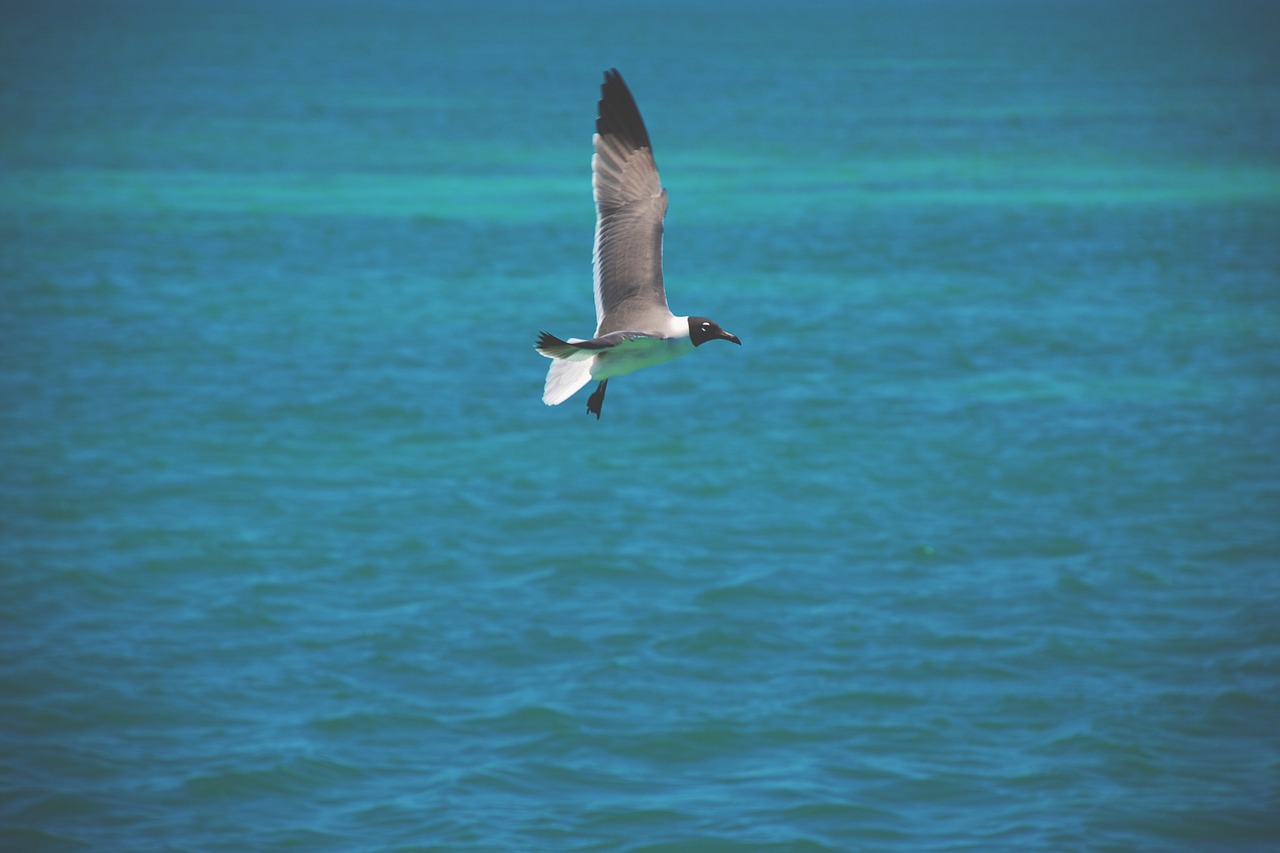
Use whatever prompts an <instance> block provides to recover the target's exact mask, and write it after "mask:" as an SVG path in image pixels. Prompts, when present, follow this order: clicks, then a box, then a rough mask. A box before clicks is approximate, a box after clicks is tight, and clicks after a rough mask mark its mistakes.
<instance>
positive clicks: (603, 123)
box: [534, 68, 742, 420]
mask: <svg viewBox="0 0 1280 853" xmlns="http://www.w3.org/2000/svg"><path fill="white" fill-rule="evenodd" d="M600 92H601V94H600V104H599V108H600V115H599V117H598V118H597V119H596V133H595V139H594V145H595V152H594V153H593V154H592V156H591V187H592V190H593V194H594V196H595V201H596V242H595V251H594V254H593V261H594V263H595V295H596V333H595V337H593V338H591V339H590V340H583V339H581V338H569V339H568V340H561V339H560V338H557V337H555V336H554V335H550V334H547V333H546V332H543V333H542V334H541V336H540V337H539V338H538V342H537V343H536V344H534V346H535V347H537V350H538V352H540V353H542V354H543V355H545V356H546V357H547V358H549V359H551V369H550V370H548V371H547V382H546V385H545V386H544V387H543V391H542V402H544V403H546V404H547V405H548V406H556V405H559V404H560V403H563V402H564V401H565V400H567V399H569V398H570V397H572V396H573V395H574V394H575V393H576V392H577V391H578V390H579V389H580V388H582V386H584V385H586V384H587V383H588V382H590V381H592V380H593V379H594V380H596V381H598V382H599V384H598V385H597V386H596V390H595V391H593V392H592V393H591V396H590V397H589V398H588V399H587V411H588V412H590V413H591V414H594V415H595V416H596V419H597V420H598V419H599V418H600V409H601V407H602V406H603V405H604V391H605V387H606V386H607V385H608V384H609V380H610V379H611V378H613V377H614V376H622V375H623V374H626V373H631V372H632V371H635V370H639V369H640V368H642V367H652V366H653V365H655V364H661V363H662V362H664V361H670V360H671V359H673V358H676V357H677V356H682V355H684V354H685V353H689V352H693V350H694V348H695V347H698V346H701V345H702V344H705V343H706V342H707V341H714V340H723V341H733V342H734V343H735V344H738V345H739V346H741V345H742V341H740V340H738V338H737V336H736V335H731V334H729V333H728V332H726V331H725V330H724V329H722V328H720V326H719V324H717V323H716V322H715V321H714V320H710V319H708V318H706V317H677V316H676V315H675V314H672V313H671V309H670V308H668V307H667V294H666V291H665V290H664V289H663V286H662V218H663V217H664V216H665V215H666V213H667V192H666V190H664V189H663V188H662V183H661V181H659V179H658V167H657V165H656V164H655V163H654V161H653V146H652V145H651V144H650V143H649V132H648V131H647V130H645V127H644V120H643V119H641V118H640V110H639V109H638V108H637V107H636V102H635V98H633V97H631V91H630V90H629V89H628V88H627V84H626V83H624V82H623V80H622V75H621V74H619V73H618V69H616V68H612V69H610V70H608V71H606V72H605V73H604V84H603V85H602V86H601V87H600Z"/></svg>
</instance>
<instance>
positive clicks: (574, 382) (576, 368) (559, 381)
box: [542, 355, 595, 406]
mask: <svg viewBox="0 0 1280 853" xmlns="http://www.w3.org/2000/svg"><path fill="white" fill-rule="evenodd" d="M594 363H595V356H594V355H593V356H591V357H589V358H585V359H582V360H578V359H572V360H571V359H567V358H557V359H555V360H554V361H552V362H551V369H550V370H548V371H547V384H546V385H544V386H543V388H542V402H544V403H546V404H547V405H548V406H558V405H560V404H561V403H563V402H564V401H565V400H568V399H569V398H570V397H572V396H573V395H574V394H576V393H577V392H578V389H579V388H581V387H582V386H583V385H586V384H587V383H588V382H590V381H591V365H592V364H594Z"/></svg>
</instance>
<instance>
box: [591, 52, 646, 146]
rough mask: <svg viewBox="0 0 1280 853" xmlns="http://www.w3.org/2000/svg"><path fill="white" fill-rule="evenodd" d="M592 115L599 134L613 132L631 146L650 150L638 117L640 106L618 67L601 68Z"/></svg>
mask: <svg viewBox="0 0 1280 853" xmlns="http://www.w3.org/2000/svg"><path fill="white" fill-rule="evenodd" d="M597 106H598V107H599V110H598V113H599V115H598V117H597V118H596V133H598V134H600V135H601V136H616V137H618V138H620V139H622V140H624V141H625V142H626V143H627V144H629V145H630V146H631V148H632V150H635V149H639V148H648V149H649V150H650V151H652V150H653V145H651V144H650V142H649V131H648V130H646V129H645V126H644V119H643V118H641V117H640V108H639V107H637V106H636V99H635V98H634V97H632V95H631V90H630V89H629V88H627V84H626V81H625V80H623V79H622V74H621V73H619V71H618V69H616V68H610V69H609V70H608V71H606V72H604V83H603V84H601V86H600V101H599V103H598V104H597Z"/></svg>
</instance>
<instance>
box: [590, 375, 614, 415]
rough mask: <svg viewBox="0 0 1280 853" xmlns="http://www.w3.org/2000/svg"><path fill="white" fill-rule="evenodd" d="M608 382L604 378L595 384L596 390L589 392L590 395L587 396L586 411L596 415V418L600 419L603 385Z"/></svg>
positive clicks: (602, 403)
mask: <svg viewBox="0 0 1280 853" xmlns="http://www.w3.org/2000/svg"><path fill="white" fill-rule="evenodd" d="M608 384H609V380H608V379H606V380H604V381H603V382H601V383H600V384H599V385H597V386H596V390H594V391H592V392H591V396H590V397H588V398H587V411H588V412H591V413H592V414H593V415H595V416H596V420H600V407H601V406H603V405H604V386H606V385H608Z"/></svg>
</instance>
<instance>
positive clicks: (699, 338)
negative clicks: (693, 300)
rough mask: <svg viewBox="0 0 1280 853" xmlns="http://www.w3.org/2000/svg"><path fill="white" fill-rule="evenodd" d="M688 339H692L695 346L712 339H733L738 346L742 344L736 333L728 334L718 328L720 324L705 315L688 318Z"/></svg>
mask: <svg viewBox="0 0 1280 853" xmlns="http://www.w3.org/2000/svg"><path fill="white" fill-rule="evenodd" d="M689 339H690V340H692V341H693V345H694V346H695V347H698V346H702V345H703V344H705V343H706V342H707V341H714V340H722V341H733V342H734V343H735V344H737V345H738V346H742V341H740V340H738V336H737V335H731V334H729V333H728V332H726V331H725V330H724V329H722V328H720V324H719V323H717V322H716V321H715V320H709V319H707V318H706V317H690V318H689Z"/></svg>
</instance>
